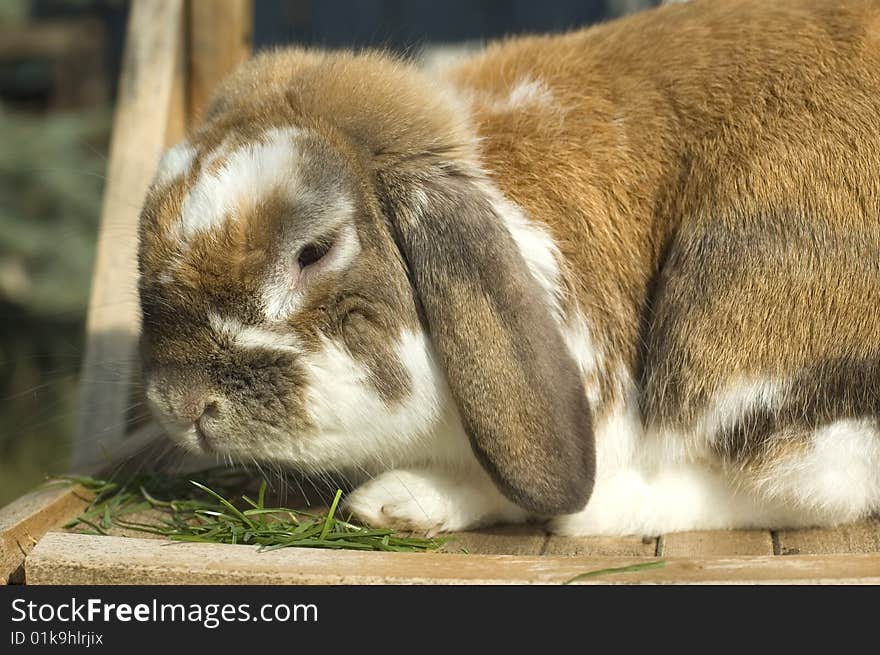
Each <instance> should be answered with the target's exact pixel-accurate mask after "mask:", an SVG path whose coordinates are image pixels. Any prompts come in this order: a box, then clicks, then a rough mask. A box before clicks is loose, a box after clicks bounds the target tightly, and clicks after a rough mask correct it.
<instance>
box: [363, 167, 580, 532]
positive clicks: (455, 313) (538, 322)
mask: <svg viewBox="0 0 880 655" xmlns="http://www.w3.org/2000/svg"><path fill="white" fill-rule="evenodd" d="M378 178H379V189H380V202H382V204H383V205H384V207H383V209H384V212H385V215H386V217H387V220H389V221H390V223H391V231H392V233H393V237H394V240H395V242H396V244H397V247H398V248H399V250H400V252H401V255H402V256H403V259H404V261H405V262H406V265H407V267H408V269H409V274H410V277H411V283H412V285H413V287H414V289H415V291H416V296H417V298H418V301H419V302H420V303H421V307H422V311H423V314H424V319H425V321H426V323H427V329H428V331H429V333H430V335H431V339H432V342H433V344H434V347H435V348H436V351H437V353H438V356H439V359H440V362H441V364H442V365H443V367H444V369H445V372H446V376H447V379H448V382H449V387H450V390H451V392H452V395H453V397H454V399H455V402H456V404H457V406H458V409H459V412H460V414H461V418H462V422H463V424H464V427H465V430H466V431H467V433H468V436H469V437H470V440H471V444H472V447H473V449H474V452H475V453H476V455H477V458H478V459H479V461H480V462H481V464H482V465H483V467H484V468H485V469H486V470H487V471H488V472H489V474H490V475H491V476H492V478H493V480H494V481H495V483H496V484H497V485H498V487H499V489H500V490H501V491H502V493H504V494H505V495H506V496H507V497H508V498H510V500H512V501H513V502H515V503H517V504H518V505H520V506H521V507H524V508H526V509H528V510H530V511H532V512H535V513H537V514H545V515H554V514H564V513H571V512H575V511H578V510H580V509H582V508H583V507H584V505H585V504H586V502H587V500H588V499H589V497H590V494H591V492H592V488H593V478H594V472H595V453H594V444H593V432H592V422H591V413H590V408H589V405H588V404H587V400H586V397H585V394H584V391H583V389H584V387H583V383H582V380H581V378H580V374H579V371H578V368H577V366H576V364H575V362H574V360H573V359H572V357H571V355H570V354H569V352H568V349H567V347H566V345H565V343H564V341H563V339H562V335H561V334H560V331H559V328H558V326H557V324H556V322H555V320H554V318H553V312H552V309H551V307H550V304H549V302H548V300H547V299H546V294H545V292H544V291H543V290H542V289H541V288H540V287H539V285H538V283H537V282H536V281H535V280H534V278H533V277H532V275H531V274H530V272H529V270H528V267H527V265H526V263H525V260H524V259H523V257H522V256H521V255H520V252H519V249H518V248H517V245H516V243H515V242H514V240H513V238H512V236H511V235H510V232H509V231H508V230H507V228H506V227H505V225H504V221H503V219H502V217H501V216H500V215H499V214H498V213H497V211H496V209H495V207H494V206H493V203H492V201H491V199H490V198H489V196H488V194H487V192H486V186H485V184H486V183H485V181H483V180H481V179H480V177H479V175H478V174H475V173H472V172H470V171H468V170H467V169H465V168H464V167H463V166H458V165H455V164H449V165H443V166H437V167H432V169H431V170H430V171H428V170H425V169H422V170H421V171H418V172H410V173H406V172H401V171H400V170H397V171H395V172H382V173H378Z"/></svg>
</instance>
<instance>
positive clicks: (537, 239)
mask: <svg viewBox="0 0 880 655" xmlns="http://www.w3.org/2000/svg"><path fill="white" fill-rule="evenodd" d="M485 192H486V194H487V195H488V196H489V198H490V200H491V202H492V205H493V207H494V208H495V211H496V212H497V213H498V215H499V216H501V218H502V220H503V221H504V225H505V227H506V228H507V231H508V232H510V236H512V237H513V240H514V241H515V242H516V245H517V248H518V249H519V252H520V254H521V255H522V257H523V259H524V260H525V262H526V265H527V266H528V268H529V272H530V273H531V274H532V277H533V278H535V281H537V283H538V284H539V285H540V286H541V288H542V289H544V291H545V292H546V293H547V300H548V302H549V303H550V307H551V309H552V310H553V314H554V317H555V318H556V320H557V322H559V323H560V324H561V323H562V316H563V310H562V298H561V293H562V290H561V286H560V270H559V260H560V258H561V255H560V253H559V248H557V247H556V243H555V242H554V241H553V237H552V236H551V235H550V232H549V231H548V230H547V228H545V227H544V226H543V225H541V224H540V223H537V222H535V221H532V220H529V218H528V217H527V216H526V215H525V213H524V212H523V210H522V209H521V208H520V207H519V206H518V205H517V204H515V203H513V202H511V201H510V200H508V199H507V198H506V197H505V196H504V194H503V193H501V191H500V190H499V189H497V188H496V187H495V186H493V185H485Z"/></svg>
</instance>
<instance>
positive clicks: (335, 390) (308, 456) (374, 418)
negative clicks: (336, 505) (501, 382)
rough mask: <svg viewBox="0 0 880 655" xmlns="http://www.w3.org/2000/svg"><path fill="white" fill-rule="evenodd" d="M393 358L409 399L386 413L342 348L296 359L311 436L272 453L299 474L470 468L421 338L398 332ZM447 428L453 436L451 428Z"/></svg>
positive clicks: (328, 346) (330, 346) (330, 345)
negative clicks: (451, 465)
mask: <svg viewBox="0 0 880 655" xmlns="http://www.w3.org/2000/svg"><path fill="white" fill-rule="evenodd" d="M397 354H398V357H399V359H400V361H401V362H402V363H403V365H404V366H405V368H406V370H407V372H408V375H409V387H410V393H409V394H408V396H407V398H405V399H404V400H403V401H402V402H400V403H397V404H394V405H393V406H391V407H389V406H387V405H386V404H385V402H384V400H383V399H382V398H381V396H380V395H379V393H378V391H377V390H376V389H375V388H374V387H373V385H372V384H371V383H370V381H369V371H368V370H367V369H366V367H364V366H363V365H362V364H361V363H360V362H358V361H357V360H356V359H355V358H353V357H352V356H351V355H350V354H349V353H348V352H347V351H346V350H345V348H344V347H342V346H340V345H339V344H337V343H335V342H333V341H331V340H329V339H325V340H324V341H323V343H322V347H321V350H320V351H319V352H318V353H315V354H311V355H307V356H304V357H303V358H302V360H301V361H302V362H303V365H304V367H305V371H306V375H307V381H306V383H305V390H306V411H307V412H308V414H309V417H310V418H311V421H312V423H313V425H314V427H315V431H314V434H313V435H312V436H311V437H304V438H300V439H298V440H297V441H296V442H294V443H290V444H287V452H284V451H281V452H276V453H274V454H275V456H276V457H278V456H280V457H282V458H286V459H288V460H289V461H291V462H295V463H296V464H298V465H299V466H302V467H304V468H310V467H313V468H315V469H320V468H322V467H327V466H329V467H331V468H338V467H342V468H346V467H362V468H369V469H370V470H390V469H393V468H396V467H398V466H401V465H412V464H413V463H416V462H433V461H441V460H444V459H445V460H447V461H451V462H461V461H473V459H474V456H473V453H472V452H471V449H470V444H469V443H468V441H467V437H466V435H465V434H464V431H463V430H462V429H461V428H460V425H459V426H458V429H457V430H456V429H454V427H455V425H456V423H457V415H456V416H455V417H452V418H450V417H448V416H446V413H447V412H448V411H449V408H450V407H453V406H454V404H453V403H452V401H451V400H450V397H449V391H448V389H447V388H446V383H445V379H444V377H443V375H442V374H441V373H440V371H439V369H438V367H437V364H436V362H435V361H434V357H433V354H432V351H431V345H430V341H429V340H428V338H427V337H426V336H425V335H424V334H423V333H421V332H419V333H413V332H404V333H403V334H402V335H401V337H400V341H399V343H398V345H397ZM450 426H452V428H453V429H449V428H450Z"/></svg>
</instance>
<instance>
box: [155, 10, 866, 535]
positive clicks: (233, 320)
mask: <svg viewBox="0 0 880 655" xmlns="http://www.w3.org/2000/svg"><path fill="white" fill-rule="evenodd" d="M139 238H140V250H139V297H140V305H141V309H142V318H143V321H142V323H143V327H142V336H141V355H142V361H143V371H144V381H145V385H146V389H147V397H148V399H149V402H150V404H151V406H152V407H153V409H154V412H155V414H156V416H157V418H158V420H159V421H160V422H161V424H162V426H163V427H164V429H165V430H166V431H167V432H168V433H169V434H170V435H171V436H172V437H173V439H174V440H175V441H176V442H177V443H179V444H181V445H182V446H184V447H186V448H188V449H190V450H192V451H195V452H201V453H209V454H213V455H214V456H216V457H218V458H225V459H228V460H229V461H230V462H232V461H235V462H244V463H249V462H259V463H262V462H267V463H271V464H273V465H276V466H280V467H290V468H292V469H297V470H300V471H305V472H309V473H315V474H325V473H328V472H329V473H338V474H340V475H349V476H353V477H354V478H356V480H357V482H358V483H359V484H358V485H357V486H355V488H354V489H353V490H352V491H351V492H350V493H349V494H348V495H347V496H346V499H345V500H344V503H345V505H344V506H345V507H346V508H347V510H348V511H350V512H351V513H352V514H353V515H355V516H356V517H358V518H359V519H361V520H363V521H365V522H366V523H368V524H370V525H374V526H382V527H392V528H399V529H408V530H417V531H420V532H425V533H428V534H436V533H440V532H447V531H458V530H466V529H470V528H474V527H477V526H483V525H488V524H493V523H523V522H529V521H536V522H544V523H545V524H546V526H547V529H548V530H550V531H552V532H554V533H558V534H567V535H628V534H633V535H642V534H644V535H656V534H661V533H666V532H674V531H680V530H694V529H733V528H791V527H801V526H831V525H836V524H840V523H844V522H849V521H853V520H856V519H859V518H860V517H865V516H868V515H870V514H872V513H873V512H876V511H877V510H878V509H880V423H878V421H880V311H878V308H880V3H877V2H858V1H850V2H838V1H836V0H835V1H833V2H826V1H823V0H804V1H799V2H795V1H785V2H777V3H765V2H762V1H754V0H737V1H726V2H718V1H715V0H712V1H704V2H701V1H699V0H698V1H695V2H692V3H686V4H672V5H667V6H662V7H659V8H655V9H652V10H649V11H646V12H643V13H639V14H635V15H632V16H629V17H625V18H622V19H618V20H615V21H611V22H608V23H605V24H600V25H596V26H591V27H588V28H586V29H580V30H576V31H571V32H568V33H564V34H556V35H534V36H519V37H513V38H509V39H506V40H502V41H500V42H497V43H494V44H491V45H490V46H488V47H487V48H486V49H485V50H483V51H481V52H479V53H476V54H472V55H468V56H467V57H466V58H464V59H462V60H459V61H456V62H455V63H453V64H451V65H449V66H447V67H445V68H442V69H437V70H425V69H421V68H419V67H418V66H417V65H415V64H414V63H413V62H411V61H408V60H405V59H402V58H399V57H397V56H394V55H392V54H389V53H386V52H379V51H370V50H367V51H362V52H351V51H322V50H312V49H304V48H288V49H280V50H277V51H273V52H266V53H262V54H258V55H257V56H255V57H254V58H253V59H251V60H250V61H248V62H246V63H245V64H243V65H242V67H240V68H239V69H238V70H237V71H235V72H234V73H233V74H232V75H231V76H230V77H229V78H228V79H227V80H226V81H224V82H223V83H222V84H221V85H220V86H219V88H218V89H217V91H216V94H215V96H214V98H213V100H212V101H211V103H210V104H209V107H208V108H207V110H206V112H205V114H204V117H203V120H202V122H201V123H200V124H199V125H198V126H197V127H196V128H194V129H192V130H191V131H190V133H189V134H188V137H187V140H185V141H183V142H182V143H180V144H178V145H176V146H174V147H172V148H171V149H170V150H168V151H167V152H166V153H165V155H164V156H163V157H162V160H161V162H160V165H159V167H158V172H157V174H156V177H155V179H154V181H153V184H152V186H151V188H150V191H149V192H148V195H147V198H146V200H145V203H144V208H143V211H142V217H141V224H140V232H139Z"/></svg>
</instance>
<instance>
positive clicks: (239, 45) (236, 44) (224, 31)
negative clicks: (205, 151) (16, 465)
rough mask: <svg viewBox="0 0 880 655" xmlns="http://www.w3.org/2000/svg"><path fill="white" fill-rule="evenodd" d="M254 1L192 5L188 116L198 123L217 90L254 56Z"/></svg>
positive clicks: (206, 0)
mask: <svg viewBox="0 0 880 655" xmlns="http://www.w3.org/2000/svg"><path fill="white" fill-rule="evenodd" d="M253 13H254V12H253V2H252V0H191V1H190V3H189V98H188V115H189V119H190V121H191V123H192V122H195V121H198V120H199V118H200V117H201V115H202V112H203V111H204V109H205V104H206V103H207V101H208V99H209V98H210V96H211V94H212V93H213V91H214V87H216V86H217V83H218V82H219V81H220V80H222V79H223V78H224V77H225V76H226V75H227V74H229V73H230V72H231V71H232V70H233V69H234V68H235V67H236V66H237V65H238V64H239V63H241V62H242V61H244V60H245V59H247V58H248V57H249V56H250V54H251V41H252V38H251V32H252V30H253Z"/></svg>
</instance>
